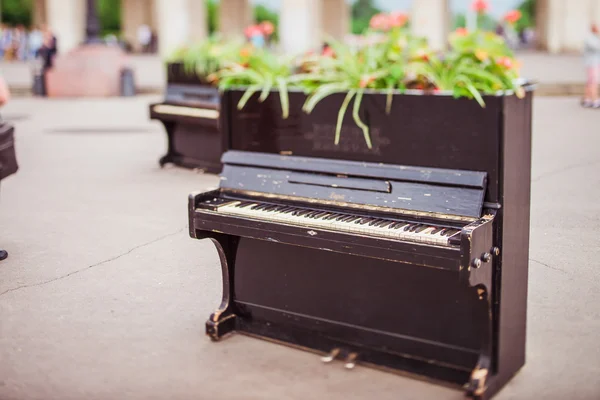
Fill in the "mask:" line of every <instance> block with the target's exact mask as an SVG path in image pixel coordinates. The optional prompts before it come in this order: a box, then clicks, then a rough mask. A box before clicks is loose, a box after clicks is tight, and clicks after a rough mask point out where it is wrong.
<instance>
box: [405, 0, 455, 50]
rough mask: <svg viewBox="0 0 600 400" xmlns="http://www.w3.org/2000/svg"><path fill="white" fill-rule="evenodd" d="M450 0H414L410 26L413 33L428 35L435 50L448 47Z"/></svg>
mask: <svg viewBox="0 0 600 400" xmlns="http://www.w3.org/2000/svg"><path fill="white" fill-rule="evenodd" d="M448 3H449V1H448V0H413V5H412V13H411V20H410V26H411V29H412V32H413V34H415V35H417V36H423V37H426V38H427V40H428V41H429V45H430V46H431V48H432V49H433V50H444V49H446V47H447V42H448V33H449V32H450V18H451V14H450V6H449V4H448Z"/></svg>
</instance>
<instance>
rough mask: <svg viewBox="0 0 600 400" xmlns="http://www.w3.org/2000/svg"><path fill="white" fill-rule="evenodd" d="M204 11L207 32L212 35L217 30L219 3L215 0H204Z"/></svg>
mask: <svg viewBox="0 0 600 400" xmlns="http://www.w3.org/2000/svg"><path fill="white" fill-rule="evenodd" d="M206 13H207V15H208V34H209V35H212V34H214V33H215V32H217V31H218V30H219V3H217V0H206Z"/></svg>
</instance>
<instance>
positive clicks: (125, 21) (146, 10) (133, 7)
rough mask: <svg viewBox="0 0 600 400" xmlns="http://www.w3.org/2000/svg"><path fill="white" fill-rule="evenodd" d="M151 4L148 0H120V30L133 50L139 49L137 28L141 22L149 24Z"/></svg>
mask: <svg viewBox="0 0 600 400" xmlns="http://www.w3.org/2000/svg"><path fill="white" fill-rule="evenodd" d="M153 5H154V4H153V2H152V1H149V0H121V30H122V32H123V36H124V37H125V40H126V41H127V42H129V43H130V44H131V46H132V47H133V50H134V51H140V50H141V46H140V44H139V43H138V37H137V30H138V28H139V27H140V25H143V24H146V25H148V26H150V19H151V17H150V11H152V10H151V9H152V6H153Z"/></svg>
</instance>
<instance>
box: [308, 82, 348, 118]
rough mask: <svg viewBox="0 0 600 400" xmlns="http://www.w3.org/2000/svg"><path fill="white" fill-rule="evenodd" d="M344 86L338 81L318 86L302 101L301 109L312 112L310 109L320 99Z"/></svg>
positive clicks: (340, 89) (342, 88) (344, 87)
mask: <svg viewBox="0 0 600 400" xmlns="http://www.w3.org/2000/svg"><path fill="white" fill-rule="evenodd" d="M346 88H347V86H346V85H345V84H344V83H339V82H335V83H329V84H326V85H322V86H319V87H318V88H317V90H315V91H314V92H313V94H312V95H310V96H309V97H308V98H307V99H306V102H305V103H304V106H303V107H302V109H303V110H304V112H306V113H307V114H310V113H311V112H312V110H313V109H314V108H315V107H316V106H317V104H318V103H319V102H320V101H321V100H323V99H324V98H325V97H327V96H329V95H331V94H333V93H336V92H339V91H342V90H344V89H346Z"/></svg>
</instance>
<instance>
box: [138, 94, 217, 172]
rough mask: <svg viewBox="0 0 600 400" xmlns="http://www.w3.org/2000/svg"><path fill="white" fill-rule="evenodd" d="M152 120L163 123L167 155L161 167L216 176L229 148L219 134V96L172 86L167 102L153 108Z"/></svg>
mask: <svg viewBox="0 0 600 400" xmlns="http://www.w3.org/2000/svg"><path fill="white" fill-rule="evenodd" d="M150 118H151V119H156V120H159V121H161V122H162V123H163V125H164V127H165V130H166V132H167V146H168V147H167V153H166V154H165V155H164V156H163V157H161V159H160V161H159V163H160V165H161V166H163V165H165V164H167V163H173V164H176V165H179V166H182V167H186V168H198V169H203V170H205V171H207V172H213V173H217V172H219V171H220V170H221V163H220V158H221V155H222V154H223V151H224V149H225V147H224V146H226V144H227V143H226V142H224V139H223V137H222V136H221V133H220V130H219V93H218V91H217V88H215V87H212V86H208V85H197V84H196V85H193V84H189V83H169V84H168V85H167V91H166V95H165V100H164V102H162V103H157V104H151V105H150Z"/></svg>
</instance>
